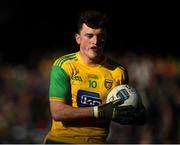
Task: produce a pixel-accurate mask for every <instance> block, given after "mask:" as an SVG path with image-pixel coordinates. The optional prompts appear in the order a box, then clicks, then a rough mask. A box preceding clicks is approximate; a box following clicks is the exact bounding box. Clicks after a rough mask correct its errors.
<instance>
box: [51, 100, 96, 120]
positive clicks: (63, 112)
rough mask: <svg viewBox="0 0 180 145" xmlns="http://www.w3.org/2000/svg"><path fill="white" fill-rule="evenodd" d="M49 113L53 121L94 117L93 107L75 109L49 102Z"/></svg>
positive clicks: (57, 102) (56, 102) (60, 103)
mask: <svg viewBox="0 0 180 145" xmlns="http://www.w3.org/2000/svg"><path fill="white" fill-rule="evenodd" d="M50 111H51V115H52V118H53V119H54V120H55V121H68V120H72V119H80V118H90V117H94V112H93V107H82V108H75V107H72V106H70V105H67V104H65V103H63V102H61V101H50Z"/></svg>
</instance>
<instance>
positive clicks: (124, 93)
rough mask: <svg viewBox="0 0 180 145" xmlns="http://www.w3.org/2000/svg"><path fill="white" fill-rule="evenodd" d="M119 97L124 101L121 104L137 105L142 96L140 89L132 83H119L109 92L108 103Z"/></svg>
mask: <svg viewBox="0 0 180 145" xmlns="http://www.w3.org/2000/svg"><path fill="white" fill-rule="evenodd" d="M117 99H123V100H124V103H123V104H121V105H120V106H125V105H132V106H134V107H136V106H137V104H138V103H139V101H141V97H140V95H139V93H138V91H137V90H136V89H135V88H134V87H132V86H130V85H119V86H116V87H114V88H113V89H112V90H111V91H110V92H109V94H108V96H107V100H106V103H109V102H112V101H114V100H117Z"/></svg>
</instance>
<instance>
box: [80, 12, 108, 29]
mask: <svg viewBox="0 0 180 145" xmlns="http://www.w3.org/2000/svg"><path fill="white" fill-rule="evenodd" d="M107 22H108V17H107V14H105V13H104V12H101V11H97V10H87V11H83V12H81V13H80V15H79V21H78V25H77V30H78V32H80V30H81V28H82V25H83V23H85V24H86V25H87V26H88V27H91V28H94V29H96V28H104V29H105V28H106V27H107Z"/></svg>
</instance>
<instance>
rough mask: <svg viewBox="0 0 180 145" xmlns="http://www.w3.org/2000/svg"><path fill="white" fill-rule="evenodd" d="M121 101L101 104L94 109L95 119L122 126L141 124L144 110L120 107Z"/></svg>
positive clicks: (141, 108)
mask: <svg viewBox="0 0 180 145" xmlns="http://www.w3.org/2000/svg"><path fill="white" fill-rule="evenodd" d="M123 103H124V101H123V100H120V99H118V100H115V101H113V102H110V103H107V104H102V105H100V106H96V107H94V114H95V117H96V118H99V119H103V120H104V119H105V120H107V121H115V122H118V123H120V124H123V125H127V124H139V125H141V124H143V121H144V119H143V116H144V113H145V112H144V108H143V107H142V106H141V107H137V108H135V107H133V106H131V105H129V106H120V105H121V104H123Z"/></svg>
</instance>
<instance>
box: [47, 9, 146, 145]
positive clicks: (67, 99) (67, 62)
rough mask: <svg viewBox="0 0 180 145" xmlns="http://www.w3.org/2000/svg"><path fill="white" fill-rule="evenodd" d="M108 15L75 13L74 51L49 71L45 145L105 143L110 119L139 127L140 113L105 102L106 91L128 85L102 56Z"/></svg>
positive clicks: (119, 68) (115, 66) (122, 70)
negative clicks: (48, 123)
mask: <svg viewBox="0 0 180 145" xmlns="http://www.w3.org/2000/svg"><path fill="white" fill-rule="evenodd" d="M106 26H107V16H106V15H105V14H104V13H102V12H99V11H85V12H83V13H81V14H80V17H79V22H78V31H77V34H75V39H76V42H77V44H79V51H78V52H75V53H72V54H67V55H65V56H62V57H60V58H58V59H57V60H56V61H55V62H54V64H53V66H52V70H51V75H50V87H49V102H50V111H51V115H52V128H51V130H50V131H49V132H48V134H47V135H46V137H45V140H44V143H68V144H71V143H75V144H78V143H79V144H80V143H88V144H90V143H95V144H101V143H106V137H107V135H108V131H109V125H110V122H111V121H116V122H118V123H120V124H143V123H144V121H145V119H144V115H145V110H144V108H143V105H141V107H139V108H140V109H139V108H134V107H132V106H122V107H119V106H118V104H121V103H123V101H122V100H119V101H115V102H111V103H107V104H106V103H105V102H106V97H107V95H108V93H109V92H110V90H111V89H112V88H113V87H115V86H117V85H120V84H127V83H128V73H127V70H126V69H125V68H124V67H122V66H121V65H119V64H118V63H115V62H114V61H112V60H110V59H109V58H107V57H106V56H104V55H103V50H104V46H105V42H106V35H107V30H106Z"/></svg>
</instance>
